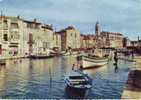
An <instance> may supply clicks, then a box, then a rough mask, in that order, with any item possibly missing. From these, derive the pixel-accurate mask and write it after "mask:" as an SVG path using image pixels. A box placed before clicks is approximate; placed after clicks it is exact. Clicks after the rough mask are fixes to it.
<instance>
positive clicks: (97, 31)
mask: <svg viewBox="0 0 141 100" xmlns="http://www.w3.org/2000/svg"><path fill="white" fill-rule="evenodd" d="M95 34H96V35H97V36H100V24H99V22H96V25H95Z"/></svg>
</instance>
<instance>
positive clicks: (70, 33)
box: [57, 26, 80, 51]
mask: <svg viewBox="0 0 141 100" xmlns="http://www.w3.org/2000/svg"><path fill="white" fill-rule="evenodd" d="M57 33H58V34H60V35H61V50H62V51H66V50H68V49H76V48H80V32H79V31H78V30H77V29H75V28H74V27H72V26H69V27H67V28H65V29H63V30H61V31H59V32H57Z"/></svg>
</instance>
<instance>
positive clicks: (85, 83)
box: [65, 70, 92, 97]
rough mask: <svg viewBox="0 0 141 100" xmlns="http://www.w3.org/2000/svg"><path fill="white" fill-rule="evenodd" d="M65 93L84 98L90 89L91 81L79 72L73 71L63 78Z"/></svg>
mask: <svg viewBox="0 0 141 100" xmlns="http://www.w3.org/2000/svg"><path fill="white" fill-rule="evenodd" d="M65 83H66V90H67V91H66V92H67V93H69V94H71V95H77V96H78V95H79V96H84V97H86V96H87V95H88V92H89V90H90V89H91V88H92V79H91V78H90V77H89V76H88V75H87V74H84V73H83V72H82V71H80V70H73V71H71V72H70V73H69V74H68V75H66V76H65Z"/></svg>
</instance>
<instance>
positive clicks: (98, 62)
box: [81, 56, 108, 68]
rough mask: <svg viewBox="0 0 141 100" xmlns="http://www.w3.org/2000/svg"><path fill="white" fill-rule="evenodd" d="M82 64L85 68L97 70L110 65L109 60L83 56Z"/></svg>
mask: <svg viewBox="0 0 141 100" xmlns="http://www.w3.org/2000/svg"><path fill="white" fill-rule="evenodd" d="M81 63H82V65H83V68H95V67H99V66H104V65H106V64H107V63H108V58H95V57H94V58H92V57H91V58H90V57H86V56H83V57H82V60H81Z"/></svg>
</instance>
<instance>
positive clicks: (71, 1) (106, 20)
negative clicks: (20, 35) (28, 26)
mask: <svg viewBox="0 0 141 100" xmlns="http://www.w3.org/2000/svg"><path fill="white" fill-rule="evenodd" d="M0 9H2V10H4V12H5V13H6V14H7V15H12V16H15V15H21V16H24V17H25V18H29V19H33V18H35V17H36V18H38V19H40V20H42V21H44V22H47V23H52V24H54V26H55V27H56V28H57V29H58V30H59V29H60V28H62V27H65V26H66V25H75V26H76V27H77V28H79V30H80V31H82V32H86V33H87V32H89V31H92V32H93V31H94V26H95V22H96V21H100V23H101V25H102V30H107V31H118V32H122V33H124V34H125V35H127V34H130V36H131V37H132V34H134V35H139V33H141V28H140V27H139V26H141V20H140V19H141V12H140V11H141V0H111V1H109V0H28V1H27V0H4V1H3V2H1V3H0Z"/></svg>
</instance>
